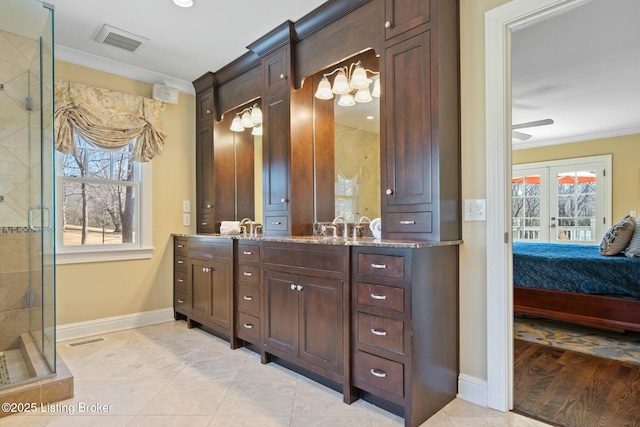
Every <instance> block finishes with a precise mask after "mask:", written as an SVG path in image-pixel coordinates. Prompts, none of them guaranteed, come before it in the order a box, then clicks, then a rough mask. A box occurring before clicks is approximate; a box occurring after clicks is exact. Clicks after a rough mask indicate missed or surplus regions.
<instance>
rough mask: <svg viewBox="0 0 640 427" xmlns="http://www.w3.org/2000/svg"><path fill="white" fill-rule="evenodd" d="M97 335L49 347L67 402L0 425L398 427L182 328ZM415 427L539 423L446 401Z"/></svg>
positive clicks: (376, 411)
mask: <svg viewBox="0 0 640 427" xmlns="http://www.w3.org/2000/svg"><path fill="white" fill-rule="evenodd" d="M103 336H104V338H105V340H104V341H101V342H95V343H92V344H86V345H81V346H77V347H74V348H68V347H67V346H66V343H58V345H57V350H58V354H59V356H61V357H62V358H63V359H64V361H65V363H66V365H67V367H68V368H69V370H70V371H71V373H72V374H73V376H74V378H75V396H74V397H73V398H72V399H67V400H63V401H61V402H58V403H56V404H52V405H49V406H46V405H45V406H44V407H42V408H39V409H38V410H36V411H35V412H31V413H28V414H17V415H11V416H9V417H5V418H0V426H29V427H36V426H45V425H46V426H51V427H55V426H65V427H67V426H87V425H91V426H109V427H117V426H131V427H133V426H137V427H140V426H168V427H171V426H186V425H188V426H193V427H198V426H202V427H206V426H209V427H210V426H216V427H224V426H251V427H254V426H304V427H313V426H337V427H341V426H348V427H361V426H369V427H373V426H380V427H382V426H384V427H387V426H389V427H391V426H398V427H401V426H403V425H404V422H403V420H402V419H401V418H399V417H397V416H395V415H393V414H391V413H389V412H386V411H384V410H382V409H380V408H377V407H376V406H373V405H371V404H369V403H367V402H364V401H362V400H359V401H356V402H354V403H353V404H351V405H346V404H344V403H343V402H342V395H341V394H340V393H337V392H335V391H333V390H331V389H329V388H326V387H324V386H322V385H320V384H318V383H316V382H314V381H311V380H309V379H307V378H305V377H304V376H301V375H298V374H296V373H295V372H292V371H290V370H288V369H285V368H283V367H281V366H279V365H277V364H275V363H269V364H267V365H263V364H261V363H260V357H259V355H257V354H255V353H254V352H251V351H249V350H247V349H237V350H231V349H229V343H228V342H226V341H223V340H220V339H218V338H216V337H214V336H212V335H209V334H207V333H206V332H203V331H202V330H200V329H188V328H187V326H186V322H184V321H177V322H169V323H163V324H159V325H153V326H148V327H144V328H138V329H132V330H127V331H120V332H114V333H111V334H105V335H103ZM87 339H88V338H87ZM83 340H85V339H79V340H75V341H83ZM92 405H93V406H92ZM81 408H84V411H83V412H81ZM423 426H427V427H454V426H458V427H460V426H504V427H506V426H510V427H541V426H546V424H543V423H541V422H538V421H534V420H532V419H529V418H526V417H524V416H521V415H517V414H514V413H506V414H504V413H501V412H497V411H494V410H491V409H487V408H482V407H479V406H476V405H472V404H470V403H467V402H465V401H463V400H460V399H454V400H453V401H452V402H451V403H449V404H448V405H447V406H446V407H445V408H443V409H442V410H441V411H440V412H438V413H437V414H436V415H434V416H433V417H432V418H431V419H429V420H428V421H426V422H425V423H424V424H423Z"/></svg>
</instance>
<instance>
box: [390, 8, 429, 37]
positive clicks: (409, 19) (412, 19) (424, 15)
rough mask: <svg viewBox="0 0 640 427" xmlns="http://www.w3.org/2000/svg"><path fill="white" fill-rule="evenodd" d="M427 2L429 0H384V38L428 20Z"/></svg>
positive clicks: (396, 34)
mask: <svg viewBox="0 0 640 427" xmlns="http://www.w3.org/2000/svg"><path fill="white" fill-rule="evenodd" d="M429 2H430V0H385V2H384V5H385V10H384V17H385V22H384V28H385V38H386V39H387V40H389V39H390V38H393V37H396V36H398V35H400V34H402V33H404V32H405V31H409V30H411V29H413V28H417V27H420V26H421V25H423V24H425V23H426V22H429V19H430V4H429Z"/></svg>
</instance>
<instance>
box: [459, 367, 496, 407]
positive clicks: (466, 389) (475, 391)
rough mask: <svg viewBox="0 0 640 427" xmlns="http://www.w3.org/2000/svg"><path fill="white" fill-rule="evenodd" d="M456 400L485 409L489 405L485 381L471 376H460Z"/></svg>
mask: <svg viewBox="0 0 640 427" xmlns="http://www.w3.org/2000/svg"><path fill="white" fill-rule="evenodd" d="M458 398H460V399H462V400H465V401H467V402H469V403H473V404H474V405H478V406H482V407H485V408H486V407H487V404H488V403H489V397H488V389H487V381H485V380H481V379H480V378H476V377H472V376H471V375H465V374H460V375H459V376H458Z"/></svg>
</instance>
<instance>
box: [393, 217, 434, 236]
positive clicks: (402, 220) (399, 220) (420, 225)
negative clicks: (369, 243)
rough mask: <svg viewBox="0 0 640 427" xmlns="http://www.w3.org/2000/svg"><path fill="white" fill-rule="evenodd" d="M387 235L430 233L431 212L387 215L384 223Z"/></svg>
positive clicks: (431, 228) (431, 225) (431, 226)
mask: <svg viewBox="0 0 640 427" xmlns="http://www.w3.org/2000/svg"><path fill="white" fill-rule="evenodd" d="M385 225H386V227H387V232H388V233H431V232H432V231H433V220H432V215H431V212H410V213H389V214H387V221H386V222H385Z"/></svg>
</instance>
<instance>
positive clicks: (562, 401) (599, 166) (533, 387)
mask: <svg viewBox="0 0 640 427" xmlns="http://www.w3.org/2000/svg"><path fill="white" fill-rule="evenodd" d="M633 3H634V2H632V1H628V0H614V1H609V2H607V1H605V0H593V1H587V2H581V3H580V4H578V5H577V6H575V7H571V8H566V9H563V10H562V12H561V13H555V14H550V15H547V16H546V17H545V18H543V19H539V20H536V21H535V22H531V23H529V24H526V25H523V26H521V27H519V28H517V29H516V30H513V31H512V32H511V72H512V74H511V81H512V86H511V90H512V91H511V108H512V109H511V123H512V129H513V134H512V138H513V139H512V153H511V161H512V176H511V178H512V179H511V197H510V202H511V211H512V215H511V227H512V228H511V230H510V231H511V235H512V240H513V248H514V249H515V250H519V248H517V247H518V245H521V244H524V245H534V246H535V245H542V244H552V245H561V244H565V245H566V244H569V245H582V246H585V247H593V248H594V250H595V251H596V256H598V255H597V250H598V245H599V244H600V242H601V240H602V238H603V235H604V234H605V232H606V231H607V230H609V228H610V227H611V224H614V223H616V222H618V220H620V219H621V218H623V217H626V216H627V215H630V214H633V213H634V211H636V210H637V209H639V208H640V179H639V178H640V177H639V176H638V175H637V172H638V168H637V164H638V158H640V148H637V147H638V146H640V130H639V129H638V128H637V127H633V126H630V125H624V124H623V122H624V121H618V122H617V123H616V120H619V119H621V118H622V117H624V116H625V115H627V113H628V111H625V110H626V109H628V108H629V107H630V106H631V105H636V108H637V101H632V100H631V98H633V97H635V98H636V100H637V99H640V98H639V97H640V86H638V85H637V84H636V83H630V81H629V80H628V76H625V73H626V72H621V71H620V70H622V69H627V70H636V71H637V70H640V68H639V66H638V64H637V61H636V60H635V59H631V58H630V57H639V56H640V52H638V49H639V47H638V45H637V44H635V45H630V44H629V40H630V39H636V40H637V39H638V36H639V35H640V34H636V35H633V34H632V31H635V30H631V28H630V27H631V26H632V23H631V22H630V21H629V20H628V19H627V18H626V17H627V16H628V15H627V14H629V13H633V14H636V15H637V13H638V12H640V10H639V9H638V4H637V2H636V4H633ZM594 28H598V31H597V34H596V32H594V31H593V29H594ZM595 38H597V40H596V39H595ZM627 47H628V48H627ZM615 52H620V53H622V52H625V53H624V55H621V56H616V53H615ZM632 52H635V53H632ZM605 98H606V99H605ZM630 100H631V101H630ZM629 102H631V104H629ZM633 102H635V104H633ZM610 103H613V104H610ZM616 103H617V105H616ZM618 108H619V109H618ZM598 111H600V112H601V113H602V114H599V113H598ZM615 115H617V117H616V118H615V120H613V121H611V122H609V120H610V119H611V118H612V116H615ZM627 123H631V121H629V122H627ZM600 125H603V126H602V127H598V126H600ZM574 126H577V127H578V130H577V131H576V130H575V129H572V127H574ZM580 127H582V128H581V129H580ZM516 129H517V130H516ZM627 161H629V162H633V163H626V162H627ZM603 163H604V165H603ZM627 168H631V169H632V170H633V171H634V172H635V174H629V173H628V169H627ZM632 232H633V231H632ZM622 258H624V256H623V257H622ZM516 264H517V262H516V260H515V257H514V261H513V272H514V273H513V274H514V276H515V275H516V272H515V270H516V269H517V268H518V266H517V265H516ZM563 268H564V269H565V270H569V269H572V268H574V269H579V268H580V267H579V266H578V265H577V264H574V265H573V266H571V264H569V266H566V267H563ZM638 268H640V264H638ZM530 269H533V268H530ZM533 274H534V275H535V274H537V275H538V276H540V275H541V274H542V272H537V273H536V272H535V271H534V273H533ZM512 285H515V283H512ZM633 285H634V286H635V285H637V286H638V287H640V283H634V284H633ZM514 294H515V295H514V300H515V302H514V306H515V308H516V312H515V313H514V319H513V321H514V329H513V336H514V338H515V340H514V347H513V350H514V352H513V407H514V410H515V411H517V412H521V413H524V414H526V415H529V416H532V417H534V418H538V419H542V420H543V421H546V422H550V423H554V424H557V425H563V426H589V425H602V424H599V423H602V422H603V420H605V421H606V424H607V425H627V424H629V422H630V421H632V422H631V424H630V425H636V424H638V425H640V414H639V413H638V412H637V410H635V409H634V407H635V406H634V405H636V406H637V400H636V399H639V398H640V392H639V391H638V381H640V380H638V378H640V376H639V375H638V374H639V373H640V332H634V331H625V330H624V329H625V328H623V327H611V326H609V329H608V330H605V329H602V325H599V327H597V328H595V327H593V326H594V325H593V324H589V322H588V321H584V319H582V320H580V321H576V320H575V319H572V321H571V322H567V321H566V320H567V319H566V318H565V317H563V315H562V313H560V315H559V316H558V317H559V318H560V319H563V320H560V321H559V320H558V317H554V316H553V315H551V317H552V318H549V317H548V316H549V315H548V314H547V313H546V312H540V313H537V312H536V311H535V309H532V310H529V311H525V313H526V316H523V315H522V312H518V311H519V308H520V306H519V304H520V300H519V298H520V297H519V295H518V292H517V290H516V291H514ZM617 297H618V295H616V298H617ZM625 297H629V298H634V297H633V296H625ZM536 298H537V296H536ZM557 301H558V300H557V299H555V295H554V299H550V300H549V301H547V302H546V303H545V304H555V303H556V302H557ZM616 307H617V306H616V305H614V306H613V308H612V309H613V310H614V311H615V310H616ZM562 309H563V308H562V307H561V306H560V307H557V310H558V311H560V312H561V311H562ZM636 317H638V318H639V319H638V320H639V322H640V316H638V315H636ZM629 390H631V392H629ZM633 390H635V391H633ZM585 393H588V395H587V394H585ZM625 393H627V394H626V395H625ZM634 402H636V403H635V404H634ZM620 414H623V415H620Z"/></svg>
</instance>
